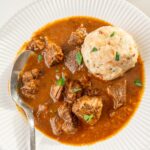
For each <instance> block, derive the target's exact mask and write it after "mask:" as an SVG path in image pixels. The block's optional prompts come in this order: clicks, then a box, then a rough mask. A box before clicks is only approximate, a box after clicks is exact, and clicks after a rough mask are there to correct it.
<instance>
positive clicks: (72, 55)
mask: <svg viewBox="0 0 150 150" xmlns="http://www.w3.org/2000/svg"><path fill="white" fill-rule="evenodd" d="M79 51H80V48H76V49H74V50H71V51H69V52H68V54H66V55H65V65H66V67H67V68H68V69H69V70H70V71H71V72H72V73H75V72H76V71H77V70H80V69H81V68H82V65H78V63H77V61H76V54H77V53H78V52H79Z"/></svg>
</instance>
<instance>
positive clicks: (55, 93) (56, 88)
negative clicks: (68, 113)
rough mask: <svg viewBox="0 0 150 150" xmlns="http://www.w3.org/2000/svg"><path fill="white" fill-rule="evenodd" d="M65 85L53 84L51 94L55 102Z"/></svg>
mask: <svg viewBox="0 0 150 150" xmlns="http://www.w3.org/2000/svg"><path fill="white" fill-rule="evenodd" d="M62 91H63V86H59V85H56V84H54V85H52V86H51V89H50V96H51V98H52V99H53V101H54V102H57V101H58V100H59V99H60V98H61V96H62Z"/></svg>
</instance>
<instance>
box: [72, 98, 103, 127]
mask: <svg viewBox="0 0 150 150" xmlns="http://www.w3.org/2000/svg"><path fill="white" fill-rule="evenodd" d="M102 108H103V103H102V99H101V97H98V96H93V97H90V96H83V97H81V98H79V99H78V100H77V101H76V102H75V103H74V104H73V107H72V111H73V113H74V114H75V115H76V116H77V117H78V118H79V119H80V120H82V121H83V122H85V123H87V124H89V125H94V124H96V123H97V121H98V120H99V119H100V116H101V112H102Z"/></svg>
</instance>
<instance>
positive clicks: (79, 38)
mask: <svg viewBox="0 0 150 150" xmlns="http://www.w3.org/2000/svg"><path fill="white" fill-rule="evenodd" d="M86 35H87V32H86V28H85V27H84V26H83V25H81V26H80V27H79V28H77V30H76V31H75V32H72V33H71V35H70V38H69V40H68V44H69V45H74V46H81V45H82V44H83V42H84V39H85V37H86Z"/></svg>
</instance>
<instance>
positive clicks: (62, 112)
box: [58, 103, 72, 122]
mask: <svg viewBox="0 0 150 150" xmlns="http://www.w3.org/2000/svg"><path fill="white" fill-rule="evenodd" d="M58 115H59V117H60V118H62V119H63V120H64V121H68V122H70V121H72V114H71V106H70V105H69V104H67V103H63V104H62V105H61V106H60V107H59V108H58Z"/></svg>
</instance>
